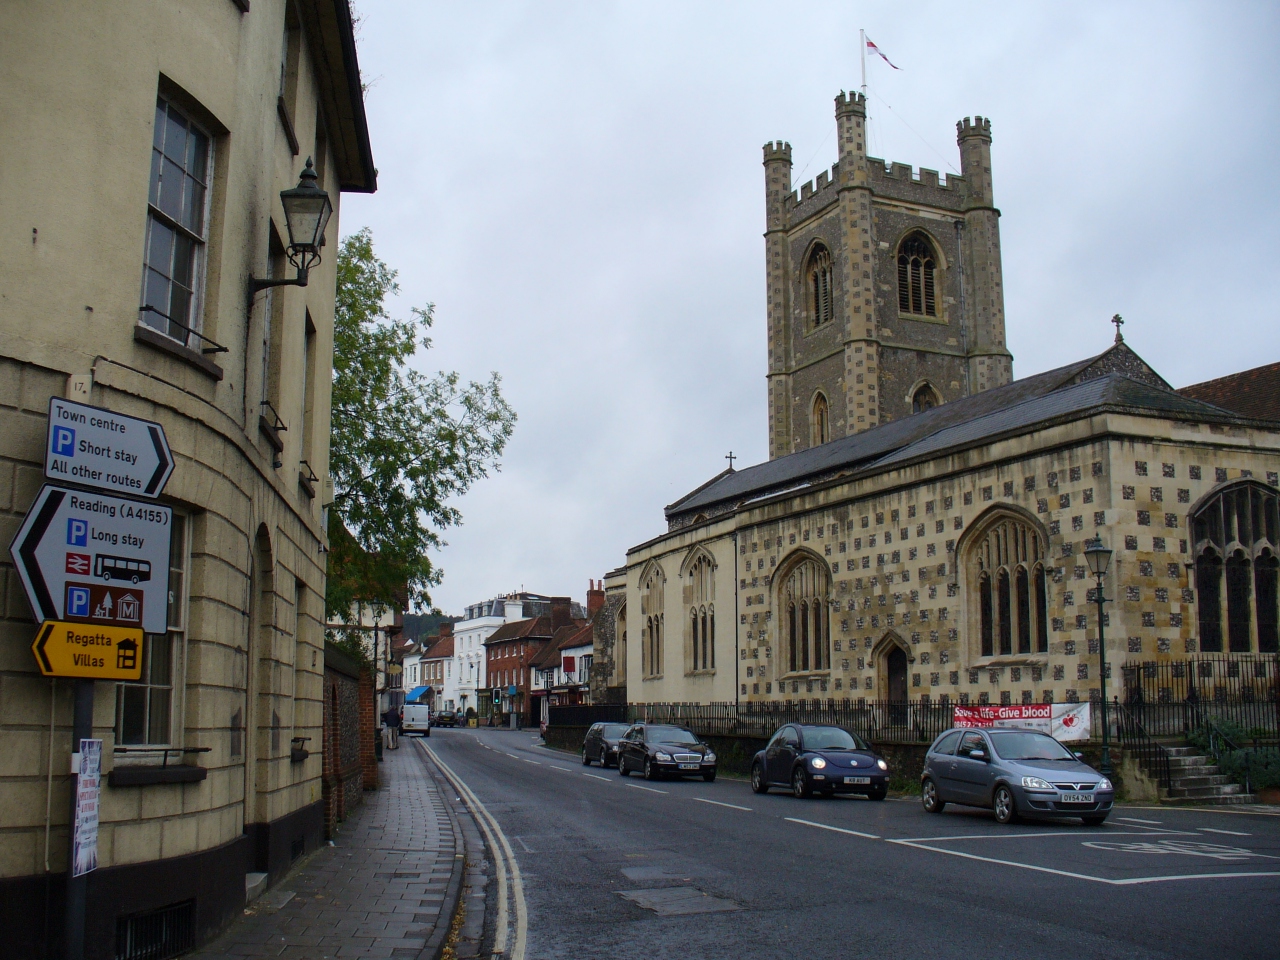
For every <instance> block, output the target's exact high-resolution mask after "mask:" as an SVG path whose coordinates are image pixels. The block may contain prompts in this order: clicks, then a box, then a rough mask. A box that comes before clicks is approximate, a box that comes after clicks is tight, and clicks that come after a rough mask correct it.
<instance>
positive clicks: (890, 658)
mask: <svg viewBox="0 0 1280 960" xmlns="http://www.w3.org/2000/svg"><path fill="white" fill-rule="evenodd" d="M884 666H885V674H886V676H887V678H888V681H889V699H890V700H891V701H893V702H895V703H904V702H906V699H907V652H906V651H905V650H903V649H902V648H901V647H900V646H898V645H897V644H894V646H893V649H892V650H890V651H889V652H888V653H887V654H886V655H885V658H884Z"/></svg>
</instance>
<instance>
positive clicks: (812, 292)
mask: <svg viewBox="0 0 1280 960" xmlns="http://www.w3.org/2000/svg"><path fill="white" fill-rule="evenodd" d="M805 279H806V286H807V287H808V294H807V296H808V300H809V316H810V317H812V318H813V325H814V326H815V327H817V326H821V325H822V324H824V323H826V322H827V321H828V320H830V319H831V318H832V317H833V316H835V291H834V273H833V272H832V269H831V253H830V252H829V251H828V250H827V248H826V247H824V246H823V245H822V244H820V243H819V244H816V245H815V246H814V248H813V252H812V253H810V254H809V265H808V267H807V268H806V270H805Z"/></svg>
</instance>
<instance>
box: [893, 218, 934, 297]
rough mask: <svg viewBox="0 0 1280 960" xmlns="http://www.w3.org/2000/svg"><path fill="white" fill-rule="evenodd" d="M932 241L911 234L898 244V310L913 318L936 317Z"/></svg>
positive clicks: (919, 235) (917, 234)
mask: <svg viewBox="0 0 1280 960" xmlns="http://www.w3.org/2000/svg"><path fill="white" fill-rule="evenodd" d="M937 262H938V258H937V256H936V255H935V254H934V252H933V244H931V243H930V242H929V240H928V238H927V237H925V236H924V234H921V233H913V234H911V235H910V236H908V237H907V238H906V239H905V240H903V241H902V244H901V246H899V247H898V311H899V312H900V313H905V314H909V315H911V316H916V317H936V316H937V315H938V296H937V290H936V281H935V276H934V274H935V271H936V266H937Z"/></svg>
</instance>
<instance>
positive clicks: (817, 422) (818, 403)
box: [809, 393, 831, 447]
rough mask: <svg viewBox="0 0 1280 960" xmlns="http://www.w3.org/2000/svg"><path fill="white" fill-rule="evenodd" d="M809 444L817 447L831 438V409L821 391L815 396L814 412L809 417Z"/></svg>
mask: <svg viewBox="0 0 1280 960" xmlns="http://www.w3.org/2000/svg"><path fill="white" fill-rule="evenodd" d="M809 434H810V436H809V446H811V447H816V446H820V445H821V444H824V443H826V442H827V441H828V440H830V439H831V409H830V407H828V405H827V398H826V397H825V396H823V395H822V394H821V393H820V394H818V395H817V396H816V397H814V398H813V412H812V414H811V415H810V417H809Z"/></svg>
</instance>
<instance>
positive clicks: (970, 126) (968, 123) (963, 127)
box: [956, 116, 991, 143]
mask: <svg viewBox="0 0 1280 960" xmlns="http://www.w3.org/2000/svg"><path fill="white" fill-rule="evenodd" d="M970 137H977V138H980V139H982V140H986V141H987V143H990V142H991V121H990V120H988V119H987V118H986V117H979V116H975V117H973V118H972V119H970V118H969V117H965V118H964V119H963V120H957V121H956V140H957V141H962V140H968V139H969V138H970Z"/></svg>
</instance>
